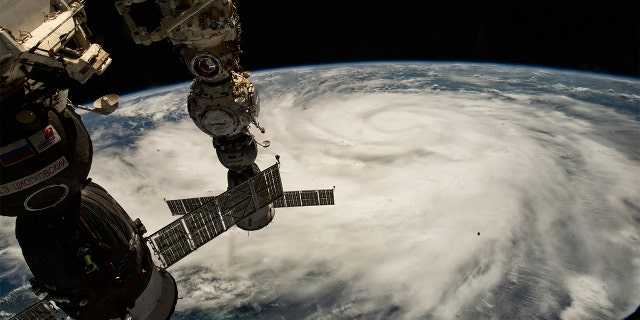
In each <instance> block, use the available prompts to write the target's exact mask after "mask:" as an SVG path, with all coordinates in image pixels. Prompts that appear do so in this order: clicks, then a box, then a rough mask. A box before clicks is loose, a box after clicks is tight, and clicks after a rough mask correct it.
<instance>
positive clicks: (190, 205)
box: [165, 197, 214, 216]
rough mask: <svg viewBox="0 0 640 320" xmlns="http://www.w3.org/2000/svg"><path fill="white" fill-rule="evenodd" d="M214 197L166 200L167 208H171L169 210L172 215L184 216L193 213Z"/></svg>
mask: <svg viewBox="0 0 640 320" xmlns="http://www.w3.org/2000/svg"><path fill="white" fill-rule="evenodd" d="M213 198H214V197H202V198H188V199H178V200H165V202H166V203H167V206H169V210H170V211H171V214H173V215H174V216H176V215H183V214H186V213H188V212H191V211H193V210H195V209H197V208H199V207H201V206H202V205H204V204H205V203H207V202H209V201H211V200H213Z"/></svg>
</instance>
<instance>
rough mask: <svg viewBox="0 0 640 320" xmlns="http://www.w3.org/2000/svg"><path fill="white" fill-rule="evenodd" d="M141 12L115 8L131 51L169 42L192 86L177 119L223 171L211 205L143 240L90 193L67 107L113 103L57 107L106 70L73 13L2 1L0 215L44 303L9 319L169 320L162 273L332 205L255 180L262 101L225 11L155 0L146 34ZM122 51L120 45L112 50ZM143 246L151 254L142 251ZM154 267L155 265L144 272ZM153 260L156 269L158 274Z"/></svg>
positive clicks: (44, 0)
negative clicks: (225, 236) (274, 223)
mask: <svg viewBox="0 0 640 320" xmlns="http://www.w3.org/2000/svg"><path fill="white" fill-rule="evenodd" d="M142 2H146V0H134V1H131V0H116V1H114V5H115V7H116V8H117V10H118V12H119V13H120V14H121V15H122V17H123V20H124V22H125V24H126V25H127V27H128V28H129V29H130V31H131V37H132V39H133V40H134V41H135V42H136V43H138V44H142V45H148V44H150V43H152V42H155V41H160V40H165V39H168V40H169V41H170V42H171V43H172V44H173V45H174V46H175V47H176V49H177V50H178V51H179V52H180V54H181V56H182V58H183V59H184V62H185V63H186V65H187V67H188V69H189V70H190V71H191V73H192V74H193V75H194V77H195V78H194V80H193V82H192V84H191V92H190V94H189V97H188V112H189V115H190V116H191V118H192V120H193V122H194V124H195V125H196V126H197V127H198V128H199V129H200V130H201V131H203V132H204V133H206V134H208V135H209V136H211V138H212V143H213V147H214V149H215V150H216V155H217V157H218V159H219V161H220V163H221V164H222V165H223V166H225V167H226V168H227V169H228V174H227V182H228V190H227V191H226V192H224V193H222V194H220V195H218V196H216V197H202V198H191V199H179V200H169V201H167V204H168V205H169V209H170V211H171V212H172V213H173V214H176V215H180V217H179V218H178V219H177V220H175V221H174V222H172V223H170V224H169V225H167V226H166V227H164V228H162V229H160V230H158V231H157V232H155V233H153V234H151V235H150V236H147V237H145V236H144V234H145V233H146V231H147V230H146V228H145V227H144V225H143V223H142V222H141V221H140V220H139V219H135V220H134V219H132V218H131V217H130V216H129V214H128V213H127V212H126V211H125V210H124V209H123V208H122V207H121V206H120V205H119V204H118V202H117V201H116V200H115V199H114V198H113V197H111V195H109V193H108V192H107V190H105V189H104V188H102V187H101V186H100V185H98V184H97V183H95V182H93V181H91V179H90V178H89V172H90V168H91V165H92V156H93V150H92V142H91V138H90V137H89V134H88V133H87V130H86V128H85V127H84V124H83V123H82V120H81V119H80V117H79V116H78V114H77V113H76V112H75V109H76V108H80V109H84V110H89V111H92V112H96V113H98V114H101V115H108V114H110V113H112V112H113V111H114V110H115V109H116V108H117V107H118V97H117V96H116V95H106V96H103V97H101V98H98V99H97V100H96V102H95V103H94V105H93V107H84V106H79V105H75V104H73V103H72V102H71V101H69V99H68V88H69V86H70V84H72V83H74V82H79V83H81V84H84V83H85V82H86V81H87V80H88V79H89V78H91V77H92V76H94V75H100V74H102V73H103V72H104V70H105V69H106V68H108V66H109V65H110V64H111V63H112V60H111V58H110V57H109V54H108V53H107V52H106V51H105V50H103V49H102V47H101V46H100V45H99V44H96V43H92V42H91V33H90V31H89V29H88V27H87V25H86V22H87V19H88V17H87V15H86V13H85V11H84V7H83V3H84V1H77V0H30V1H12V0H0V72H1V73H2V77H0V214H1V215H4V216H11V217H15V219H16V227H15V234H16V238H17V240H18V243H19V244H20V247H21V249H22V254H23V256H24V259H25V261H26V262H27V265H28V266H29V269H30V270H31V273H32V274H33V278H32V279H31V286H32V289H33V291H34V293H35V294H36V295H38V296H39V297H40V298H41V300H40V301H39V302H38V303H36V304H35V305H33V306H31V307H29V308H28V309H26V310H24V311H23V312H21V313H20V314H18V315H16V316H14V317H13V318H12V319H62V318H63V317H62V316H61V314H60V313H59V312H58V310H59V309H62V310H63V311H64V312H65V313H66V314H67V315H69V316H70V317H72V318H74V319H91V320H102V319H118V318H119V319H140V320H144V319H149V320H156V319H169V318H170V317H171V315H172V314H173V311H174V309H175V305H176V302H177V297H178V293H177V286H176V283H175V280H174V279H173V277H172V276H171V275H170V274H169V272H167V270H166V268H168V267H170V266H172V265H173V264H175V263H176V262H178V261H180V260H181V259H182V258H184V257H185V256H186V255H188V254H190V253H191V252H193V251H195V249H197V248H199V247H200V246H202V245H204V244H206V243H207V242H209V241H210V240H212V239H214V238H215V237H216V236H218V235H220V234H222V233H223V232H225V231H226V230H228V229H229V228H231V227H233V226H234V225H237V226H238V227H240V228H242V229H245V230H257V229H260V228H263V227H265V226H266V225H267V224H268V223H269V222H271V220H272V219H273V217H274V214H275V208H276V207H292V206H315V205H332V204H334V200H333V190H332V189H328V190H308V191H287V192H284V191H283V190H282V182H281V179H280V173H279V170H278V169H279V165H280V162H279V161H278V162H277V164H275V165H273V166H271V167H269V168H267V169H265V170H263V171H260V169H259V168H258V166H257V164H256V163H255V159H256V157H257V153H258V146H262V147H267V146H269V142H268V141H264V142H260V143H258V142H257V141H256V139H255V137H254V135H253V134H252V133H251V132H250V131H249V128H250V126H251V125H253V126H255V127H256V128H258V129H259V130H260V131H261V132H263V133H264V131H265V130H264V129H263V128H262V127H261V126H260V125H259V122H258V115H259V111H260V107H259V106H260V102H259V98H258V92H257V90H256V88H255V86H254V85H253V84H252V83H251V82H250V81H249V80H248V78H249V76H250V74H249V73H248V72H245V71H244V70H242V67H241V65H240V62H239V54H240V39H239V35H240V24H239V17H238V14H237V12H236V8H235V6H234V4H233V3H232V1H229V0H200V1H198V0H195V1H193V0H156V1H155V5H156V8H157V10H158V11H159V12H160V15H161V16H162V17H163V18H162V19H161V21H159V26H157V27H156V28H154V29H153V31H151V32H148V31H147V28H146V27H145V26H140V25H138V24H137V22H136V20H135V18H134V17H133V15H132V14H131V9H132V7H133V6H135V5H137V4H139V3H142ZM123 41H125V39H123ZM150 248H151V249H150ZM154 255H155V257H156V259H155V260H154V258H153V257H154ZM156 261H157V262H158V263H156Z"/></svg>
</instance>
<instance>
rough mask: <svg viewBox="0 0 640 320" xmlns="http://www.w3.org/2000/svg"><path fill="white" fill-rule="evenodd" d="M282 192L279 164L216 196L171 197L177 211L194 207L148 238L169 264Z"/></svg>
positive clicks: (162, 260)
mask: <svg viewBox="0 0 640 320" xmlns="http://www.w3.org/2000/svg"><path fill="white" fill-rule="evenodd" d="M282 194H283V191H282V181H281V179H280V171H279V167H278V164H275V165H273V166H271V167H269V168H267V169H265V170H264V171H261V172H260V173H258V174H257V175H256V176H254V177H252V178H250V179H248V180H247V181H245V182H243V183H241V184H239V185H237V186H235V187H234V188H231V189H229V190H228V191H226V192H224V193H222V194H220V195H218V196H216V197H203V198H191V199H181V200H169V201H167V204H168V205H169V208H170V209H171V210H172V213H174V214H181V213H179V212H182V211H185V210H187V209H188V208H192V210H190V211H188V212H187V213H186V214H184V215H183V216H182V217H180V218H178V219H177V220H175V221H173V222H171V223H170V224H168V225H167V226H165V227H164V228H162V229H160V230H159V231H157V232H156V233H154V234H152V235H151V236H149V237H148V238H147V241H148V242H149V243H150V245H151V247H152V248H153V251H154V253H155V254H156V256H157V257H158V259H159V260H160V262H161V264H162V266H163V267H165V268H167V267H169V266H171V265H173V264H174V263H176V262H178V261H180V260H181V259H182V258H184V257H185V256H186V255H188V254H189V253H191V252H193V251H195V250H196V249H198V248H199V247H201V246H203V245H204V244H205V243H207V242H209V241H210V240H212V239H213V238H215V237H217V236H218V235H220V234H222V233H223V232H225V231H227V230H228V229H229V228H231V227H232V226H234V225H235V224H236V223H238V222H239V221H240V220H242V219H244V218H246V217H247V216H249V215H251V214H253V213H255V212H256V211H258V210H260V209H261V208H262V207H264V206H266V205H268V204H269V203H272V202H273V201H274V200H276V199H278V198H281V197H282ZM198 203H201V204H200V205H199V206H198V205H197V204H198Z"/></svg>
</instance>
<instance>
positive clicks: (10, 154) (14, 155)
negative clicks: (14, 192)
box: [0, 139, 35, 167]
mask: <svg viewBox="0 0 640 320" xmlns="http://www.w3.org/2000/svg"><path fill="white" fill-rule="evenodd" d="M34 155H35V153H34V152H33V149H31V146H29V143H28V142H27V140H26V139H20V140H18V141H16V142H13V143H10V144H8V145H6V146H4V147H2V148H0V163H2V166H3V167H8V166H10V165H13V164H16V163H18V162H20V161H22V160H25V159H28V158H31V157H33V156H34Z"/></svg>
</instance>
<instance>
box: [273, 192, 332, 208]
mask: <svg viewBox="0 0 640 320" xmlns="http://www.w3.org/2000/svg"><path fill="white" fill-rule="evenodd" d="M334 203H335V201H334V198H333V189H324V190H302V191H286V192H285V193H284V195H283V197H282V198H280V199H278V200H276V201H274V202H273V206H274V207H276V208H284V207H303V206H304V207H306V206H327V205H333V204H334Z"/></svg>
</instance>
